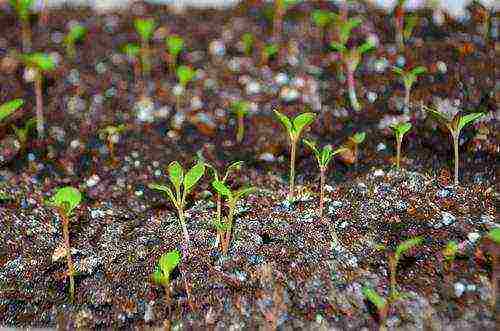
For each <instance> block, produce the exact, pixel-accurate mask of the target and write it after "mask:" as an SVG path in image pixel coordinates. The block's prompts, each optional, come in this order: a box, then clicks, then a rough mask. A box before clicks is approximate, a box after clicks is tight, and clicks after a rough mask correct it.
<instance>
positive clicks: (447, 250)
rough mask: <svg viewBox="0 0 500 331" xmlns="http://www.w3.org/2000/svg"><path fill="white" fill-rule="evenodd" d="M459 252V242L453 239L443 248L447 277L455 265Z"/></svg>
mask: <svg viewBox="0 0 500 331" xmlns="http://www.w3.org/2000/svg"><path fill="white" fill-rule="evenodd" d="M457 252H458V244H457V242H456V241H453V240H451V241H449V242H448V243H447V244H446V246H445V247H444V248H443V250H442V254H443V267H444V273H445V277H447V275H448V273H449V272H450V271H451V269H452V267H453V261H455V257H456V256H457Z"/></svg>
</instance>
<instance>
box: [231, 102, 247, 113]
mask: <svg viewBox="0 0 500 331" xmlns="http://www.w3.org/2000/svg"><path fill="white" fill-rule="evenodd" d="M231 110H232V111H233V112H235V113H236V114H237V115H238V116H244V115H247V114H248V113H249V112H250V102H248V101H244V100H238V101H234V102H233V103H232V104H231Z"/></svg>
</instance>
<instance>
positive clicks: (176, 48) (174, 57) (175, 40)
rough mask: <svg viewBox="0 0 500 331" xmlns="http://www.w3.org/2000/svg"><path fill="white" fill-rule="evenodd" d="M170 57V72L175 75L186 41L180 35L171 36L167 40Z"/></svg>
mask: <svg viewBox="0 0 500 331" xmlns="http://www.w3.org/2000/svg"><path fill="white" fill-rule="evenodd" d="M165 44H166V45H167V50H168V55H169V65H170V71H171V72H172V73H175V70H176V68H177V61H178V58H179V54H181V52H182V51H183V50H184V39H182V37H180V36H178V35H171V36H168V37H167V39H165Z"/></svg>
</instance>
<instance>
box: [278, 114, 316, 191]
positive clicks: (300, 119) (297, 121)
mask: <svg viewBox="0 0 500 331" xmlns="http://www.w3.org/2000/svg"><path fill="white" fill-rule="evenodd" d="M274 113H275V115H276V117H278V119H279V120H280V122H281V124H282V125H283V126H284V127H285V129H286V131H287V133H288V137H289V138H290V148H291V151H290V189H289V199H290V200H292V199H293V197H294V186H295V157H296V149H297V142H298V141H299V139H300V135H301V134H302V131H303V130H304V129H305V128H306V127H308V126H309V125H310V124H311V123H312V122H314V119H315V118H316V114H314V113H302V114H300V115H298V116H297V117H295V118H294V119H293V120H290V119H289V118H288V117H286V116H285V115H283V114H282V113H280V112H279V111H277V110H274Z"/></svg>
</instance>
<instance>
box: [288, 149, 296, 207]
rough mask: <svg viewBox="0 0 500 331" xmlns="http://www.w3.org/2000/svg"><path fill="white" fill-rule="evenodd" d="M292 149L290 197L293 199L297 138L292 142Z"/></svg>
mask: <svg viewBox="0 0 500 331" xmlns="http://www.w3.org/2000/svg"><path fill="white" fill-rule="evenodd" d="M290 143H291V151H290V188H289V192H288V194H289V198H290V200H292V199H293V196H294V192H293V191H294V187H295V153H296V149H297V143H296V141H295V140H292V141H291V142H290Z"/></svg>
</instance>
